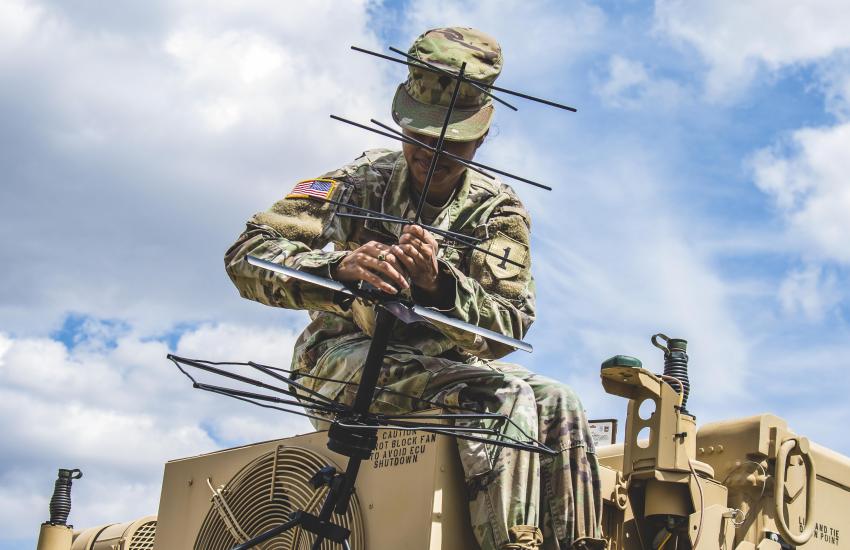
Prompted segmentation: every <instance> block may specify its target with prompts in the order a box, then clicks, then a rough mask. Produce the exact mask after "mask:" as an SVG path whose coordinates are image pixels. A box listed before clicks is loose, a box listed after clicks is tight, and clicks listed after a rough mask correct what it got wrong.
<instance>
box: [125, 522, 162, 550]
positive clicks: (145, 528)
mask: <svg viewBox="0 0 850 550" xmlns="http://www.w3.org/2000/svg"><path fill="white" fill-rule="evenodd" d="M155 538H156V521H148V522H145V523H143V524H142V525H140V526H139V528H138V529H136V532H135V533H133V536H132V537H131V538H130V546H129V548H128V550H153V541H154V539H155Z"/></svg>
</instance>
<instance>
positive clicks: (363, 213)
mask: <svg viewBox="0 0 850 550" xmlns="http://www.w3.org/2000/svg"><path fill="white" fill-rule="evenodd" d="M351 49H352V50H355V51H358V52H361V53H365V54H368V55H372V56H375V57H378V58H381V59H385V60H388V61H393V62H395V63H400V64H402V65H406V66H409V67H415V68H418V69H420V70H424V71H430V72H433V73H437V74H439V75H441V76H446V77H449V78H451V79H453V80H454V88H453V90H452V96H451V100H450V102H449V105H448V108H447V109H446V115H445V118H444V120H443V124H442V127H441V128H440V135H439V137H438V139H437V143H436V144H435V145H433V146H432V145H429V144H427V143H424V142H423V141H421V140H419V139H416V138H415V137H413V136H411V135H410V134H405V133H403V132H401V131H399V130H397V129H395V128H393V127H391V126H389V125H387V124H384V123H382V122H380V121H378V120H376V119H374V118H372V119H370V122H371V123H372V124H374V125H375V126H377V127H378V128H373V127H371V126H367V125H365V124H361V123H359V122H356V121H353V120H349V119H347V118H343V117H341V116H338V115H333V114H332V115H330V117H331V118H332V119H334V120H337V121H339V122H343V123H345V124H349V125H351V126H355V127H357V128H360V129H363V130H367V131H369V132H373V133H376V134H379V135H381V136H384V137H388V138H390V139H394V140H396V141H400V142H402V143H407V144H410V145H415V146H417V147H421V148H423V149H425V150H427V151H430V152H431V153H433V154H432V155H431V162H430V164H429V166H428V172H427V175H426V177H425V182H424V184H423V187H422V191H421V193H420V196H419V201H418V203H417V205H416V214H415V216H414V217H413V219H412V220H410V219H407V218H400V217H397V216H391V215H388V214H385V213H383V212H379V211H375V210H370V209H368V208H364V207H362V206H357V205H353V204H348V203H342V202H338V201H332V200H328V201H327V202H329V203H331V204H334V205H336V206H338V207H344V208H348V209H351V210H355V211H356V212H340V211H339V210H337V212H336V215H337V216H339V217H343V218H353V219H362V220H371V221H376V222H381V223H386V224H401V225H413V224H416V225H420V226H422V227H423V228H425V229H427V230H428V231H430V232H432V233H434V234H437V235H440V236H442V237H444V238H445V239H447V240H449V241H453V242H456V243H459V244H462V245H465V246H468V247H470V248H472V249H474V250H477V251H479V252H481V253H483V254H486V255H488V256H492V257H495V258H499V259H500V260H502V262H503V263H504V264H512V265H515V266H517V267H525V266H524V265H523V264H521V263H519V262H516V261H514V260H512V259H510V258H509V257H508V252H506V253H505V254H504V255H501V254H497V253H495V252H491V251H490V250H487V249H485V248H483V247H479V246H477V245H476V242H480V239H476V238H475V237H472V236H470V235H465V234H462V233H456V232H451V231H447V230H445V229H441V228H437V227H432V226H429V225H426V224H422V223H421V216H422V210H423V208H424V207H425V200H426V198H427V196H428V190H429V188H430V186H431V182H432V180H433V177H434V172H435V170H436V167H437V162H438V160H439V158H440V157H446V158H448V159H449V160H450V161H451V162H455V163H458V164H461V165H462V166H464V167H466V168H468V169H470V170H473V171H475V172H478V173H480V174H483V175H484V176H486V177H489V178H492V177H493V176H492V175H491V174H490V172H493V173H496V174H499V175H502V176H505V177H508V178H511V179H513V180H517V181H521V182H523V183H527V184H529V185H533V186H535V187H539V188H541V189H545V190H547V191H551V190H552V188H551V187H549V186H548V185H544V184H542V183H539V182H536V181H533V180H530V179H528V178H524V177H522V176H518V175H516V174H512V173H510V172H507V171H504V170H500V169H498V168H494V167H492V166H488V165H486V164H483V163H480V162H476V161H473V160H471V159H465V158H463V157H460V156H458V155H454V154H452V153H450V152H448V151H445V150H444V145H445V141H446V139H445V138H446V131H447V130H448V127H449V123H450V122H451V116H452V113H453V112H454V109H455V106H456V103H457V98H458V94H459V92H460V86H461V84H468V85H470V86H472V87H474V88H475V89H477V90H478V91H479V92H481V93H483V94H485V95H487V96H488V97H490V98H492V99H493V100H494V101H497V102H499V103H501V104H503V105H505V106H506V107H508V108H509V109H511V110H513V111H517V110H518V109H517V108H516V107H515V106H513V105H511V104H510V103H508V102H507V101H505V100H503V99H501V98H499V97H498V96H496V95H494V94H493V93H492V91H493V90H495V91H499V92H503V93H506V94H510V95H514V96H517V97H521V98H523V99H527V100H530V101H535V102H538V103H542V104H544V105H550V106H553V107H557V108H559V109H564V110H567V111H571V112H576V109H575V108H574V107H570V106H568V105H564V104H561V103H557V102H555V101H551V100H548V99H543V98H540V97H535V96H532V95H529V94H525V93H522V92H517V91H514V90H509V89H507V88H502V87H499V86H495V85H493V84H487V83H484V82H478V81H476V80H473V79H471V78H469V77H468V76H467V75H466V74H465V72H466V63H463V64H462V65H461V67H460V69H459V70H458V71H456V72H455V71H452V70H449V69H446V68H443V67H439V66H437V65H435V64H433V63H429V62H427V61H424V60H422V59H419V58H417V57H415V56H413V55H410V54H408V53H405V52H403V51H401V50H399V49H398V48H394V47H390V48H389V50H390V51H391V52H393V53H396V54H398V55H401V56H402V57H401V58H397V57H392V56H389V55H385V54H382V53H378V52H374V51H371V50H367V49H365V48H360V47H358V46H351ZM379 128H380V129H379Z"/></svg>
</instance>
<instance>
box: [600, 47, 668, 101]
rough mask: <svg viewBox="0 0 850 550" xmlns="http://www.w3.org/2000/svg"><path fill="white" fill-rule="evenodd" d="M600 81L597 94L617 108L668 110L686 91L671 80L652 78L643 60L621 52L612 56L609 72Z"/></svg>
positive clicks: (609, 62)
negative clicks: (634, 58) (660, 108)
mask: <svg viewBox="0 0 850 550" xmlns="http://www.w3.org/2000/svg"><path fill="white" fill-rule="evenodd" d="M597 80H598V83H597V85H596V86H595V90H596V93H597V94H599V96H600V97H601V98H602V100H603V101H604V102H605V103H606V104H608V105H611V106H613V107H617V108H625V109H637V108H645V107H656V108H657V107H659V106H660V107H662V108H665V109H669V108H671V107H674V106H675V105H676V104H677V103H678V102H679V101H680V100H681V96H682V93H683V92H682V90H681V87H680V86H679V85H678V84H676V83H675V82H673V81H672V80H670V79H665V78H657V77H653V76H652V75H651V74H650V72H649V71H648V70H647V67H646V66H645V65H644V64H643V63H641V62H640V61H634V60H631V59H628V58H626V57H623V56H620V55H612V56H611V57H610V59H609V60H608V67H607V73H606V74H604V75H602V76H599V77H597Z"/></svg>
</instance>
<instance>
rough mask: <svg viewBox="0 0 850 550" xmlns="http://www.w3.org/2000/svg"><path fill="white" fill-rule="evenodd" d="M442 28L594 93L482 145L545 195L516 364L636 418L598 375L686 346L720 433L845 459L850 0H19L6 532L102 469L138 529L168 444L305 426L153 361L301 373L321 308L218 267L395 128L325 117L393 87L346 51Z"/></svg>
mask: <svg viewBox="0 0 850 550" xmlns="http://www.w3.org/2000/svg"><path fill="white" fill-rule="evenodd" d="M444 25H468V26H475V27H478V28H480V29H482V30H485V31H487V32H489V33H491V34H493V35H494V36H496V37H497V38H498V39H499V40H500V42H501V43H502V46H503V48H504V51H505V68H504V71H503V74H502V77H501V79H500V83H501V84H502V85H504V86H507V87H510V88H514V89H518V90H522V91H526V92H528V93H532V94H535V95H541V96H546V97H551V98H553V99H557V100H561V101H563V102H565V103H568V104H572V105H574V106H576V107H578V113H576V114H570V113H564V112H559V111H554V110H552V109H547V108H543V107H540V106H536V105H533V104H529V103H525V102H520V101H517V105H518V106H519V107H520V109H521V110H520V112H519V113H509V112H505V111H504V110H503V111H500V112H498V113H497V118H496V125H495V127H494V129H493V131H492V132H491V136H490V138H489V139H488V143H487V144H485V146H484V147H483V148H482V150H481V153H480V155H481V160H482V161H483V162H486V163H491V164H493V165H495V166H498V167H502V168H504V169H507V170H508V171H512V172H517V173H521V174H525V175H527V176H528V177H531V178H532V179H536V180H540V181H545V182H547V183H550V184H551V185H552V187H553V188H554V191H552V192H551V193H548V194H546V193H545V192H542V191H539V190H536V189H532V188H529V187H522V186H521V184H517V185H515V188H516V189H517V191H518V192H519V193H520V196H521V197H522V198H523V201H524V202H525V203H526V205H527V206H528V208H529V210H530V212H531V214H532V217H533V249H532V253H533V269H534V274H535V277H536V279H537V283H538V320H537V322H536V324H535V325H534V327H533V328H532V330H531V332H530V334H529V340H530V341H531V342H532V343H533V344H534V346H535V352H534V354H532V355H526V354H520V353H516V354H513V355H512V356H511V357H510V359H511V360H513V361H517V362H520V363H522V364H524V365H527V366H529V367H531V368H533V369H534V370H536V371H539V372H542V373H545V374H547V375H549V376H552V377H554V378H557V379H559V380H562V381H565V382H568V383H570V384H571V385H573V386H574V387H575V388H576V389H577V390H578V391H579V393H580V395H581V397H582V399H583V400H584V404H585V406H586V408H587V409H588V413H589V415H590V416H591V417H611V416H613V417H618V418H621V419H622V418H623V417H624V410H625V406H624V405H625V404H624V403H623V402H622V401H621V400H619V399H616V398H613V397H608V396H606V395H605V394H604V392H603V391H602V389H601V387H600V385H599V383H598V368H599V364H600V363H601V362H602V361H603V360H604V359H606V358H607V357H609V356H611V355H615V354H618V353H625V354H630V355H635V356H637V357H639V358H641V359H642V360H643V361H644V363H645V364H646V365H647V366H649V367H651V368H653V369H659V370H660V368H661V357H660V356H659V354H658V353H656V350H654V348H652V347H651V346H650V344H649V337H650V335H652V334H653V333H655V332H665V333H667V334H670V335H671V336H679V337H684V338H687V339H688V340H689V341H690V342H691V347H690V349H691V358H692V359H691V365H692V373H691V377H692V386H693V391H692V398H691V405H690V406H689V409H690V410H691V411H692V412H694V413H695V414H696V415H697V417H698V420H699V421H700V422H709V421H714V420H719V419H724V418H732V417H739V416H746V415H752V414H757V413H760V412H768V411H769V412H773V413H775V414H778V415H780V416H782V417H784V418H786V420H788V422H789V424H790V426H791V428H792V429H794V430H797V431H798V432H799V433H802V434H804V435H807V436H809V437H810V438H811V439H813V440H815V441H817V442H819V443H821V444H824V445H826V446H828V447H831V448H834V449H836V450H838V451H840V452H843V453H845V454H850V444H848V443H847V441H846V438H845V437H843V435H844V434H843V431H842V430H840V429H836V428H835V426H842V425H846V423H847V422H848V421H850V406H848V405H847V402H846V395H847V393H848V391H850V385H848V382H847V377H846V369H847V368H848V366H850V365H848V361H850V360H848V359H847V358H848V357H850V343H848V342H850V340H848V318H850V296H849V295H848V291H847V288H848V279H850V272H848V265H849V264H850V244H848V238H847V236H848V235H850V215H848V214H850V185H848V184H847V180H846V176H845V174H847V173H848V169H850V160H848V159H850V155H848V154H847V151H848V150H850V78H848V76H847V75H848V74H850V71H848V70H847V69H848V68H850V38H848V36H847V33H846V29H847V28H850V8H848V7H847V6H846V3H842V2H840V1H838V0H833V1H828V0H821V1H813V2H806V3H805V4H800V3H797V2H791V1H787V2H777V1H768V0H762V1H753V2H747V3H740V2H732V1H728V2H726V1H718V2H712V3H691V2H682V1H671V0H658V1H657V2H654V3H653V2H641V1H631V2H598V3H594V2H554V1H553V2H544V1H541V2H519V1H516V2H511V1H504V2H481V3H472V2H449V1H435V2H428V3H423V2H418V3H412V2H399V3H385V4H381V3H374V2H346V3H332V2H304V3H300V4H299V5H298V6H297V7H295V6H294V5H290V6H288V7H287V9H286V10H283V8H281V7H280V5H279V4H278V3H275V2H267V1H263V0H251V1H247V2H246V1H242V2H216V3H211V2H205V1H204V0H182V1H173V2H168V1H165V0H162V1H153V2H147V3H145V4H144V5H142V4H137V3H123V2H114V3H109V5H108V6H100V7H99V8H98V9H97V10H93V9H92V8H91V7H89V6H88V4H87V3H85V2H67V1H64V2H53V1H48V0H41V1H36V0H0V117H2V120H3V121H4V122H3V124H2V125H0V144H2V147H0V173H2V174H3V176H2V177H3V180H2V185H0V231H2V235H3V239H2V241H0V253H2V257H4V258H6V261H7V264H6V267H5V268H4V269H3V270H2V272H0V427H2V432H3V433H4V434H6V438H7V440H11V441H16V442H17V443H16V445H14V446H12V447H10V448H9V449H5V450H4V452H3V453H2V456H0V508H2V509H3V510H9V511H11V512H10V513H9V514H7V515H5V516H4V518H3V519H0V526H2V527H3V529H0V532H2V535H0V537H6V538H0V548H18V547H20V545H21V544H24V545H29V546H32V545H33V544H32V537H33V536H34V534H35V533H36V530H37V525H38V523H40V522H41V521H43V520H44V519H45V517H46V513H47V502H48V500H49V495H50V491H51V490H52V482H53V476H54V475H55V471H56V468H58V467H80V468H82V469H83V470H84V472H85V477H84V478H83V479H82V480H80V481H79V482H78V483H76V484H75V499H74V503H75V504H74V511H73V512H72V520H73V521H74V523H75V524H76V525H78V526H85V525H92V524H95V523H98V522H100V523H103V522H110V521H124V520H127V519H131V518H134V517H138V516H141V515H144V514H147V513H152V512H155V510H156V503H157V499H158V494H159V481H160V476H161V467H162V463H163V462H164V461H165V460H168V459H171V458H177V457H181V456H187V455H191V454H194V453H199V452H206V451H210V450H213V449H216V448H221V447H222V446H227V445H235V444H240V443H245V442H250V441H256V440H259V439H265V438H271V437H279V436H284V435H289V434H293V433H298V432H299V431H305V430H307V429H308V426H307V425H306V423H304V422H303V421H301V420H300V419H297V418H281V417H279V416H274V415H271V413H268V412H263V411H254V410H249V409H248V407H247V406H243V405H242V404H239V403H223V402H222V399H221V398H216V397H215V396H207V395H198V392H193V391H192V390H191V388H190V387H189V386H188V385H187V383H185V382H184V380H182V379H181V378H180V377H179V375H178V373H176V371H174V369H173V367H171V366H169V364H168V363H167V362H166V361H165V359H164V356H165V354H166V353H167V352H169V351H175V350H176V351H178V352H179V353H183V354H186V355H195V356H200V357H205V358H208V359H237V360H247V359H253V360H257V361H264V362H267V363H270V364H277V365H281V366H285V365H287V364H288V363H289V359H290V357H291V347H292V343H293V342H294V339H295V338H296V337H297V334H298V332H299V331H300V329H301V327H302V326H303V325H304V324H305V323H306V316H305V315H304V314H303V313H301V312H288V311H279V310H274V309H272V308H264V307H262V306H260V305H258V304H254V303H249V302H246V301H244V300H241V299H240V298H239V297H238V295H237V294H236V292H235V291H234V289H233V288H232V287H231V285H230V283H229V281H228V280H227V277H226V276H225V274H224V271H223V269H222V261H221V257H222V255H223V252H224V250H225V249H226V248H227V246H228V245H229V244H230V243H231V242H232V241H233V239H235V237H236V236H237V235H238V233H239V232H240V231H241V228H242V225H243V223H244V220H245V219H246V218H247V217H248V216H250V215H251V214H252V213H253V212H255V211H257V210H261V209H264V208H266V207H267V206H268V205H270V204H271V203H272V202H273V201H274V200H276V199H277V198H279V197H281V196H282V195H284V194H285V193H286V192H287V191H288V190H289V189H290V187H291V186H292V185H293V184H294V183H295V182H296V181H299V180H301V179H305V178H308V177H313V176H316V175H318V174H320V173H323V172H325V171H328V170H330V169H333V168H335V167H338V166H340V165H342V164H344V163H345V162H348V161H349V160H351V159H352V158H354V157H356V156H357V155H358V154H359V153H360V151H362V150H364V149H367V148H371V147H377V146H390V147H392V146H393V145H394V144H393V143H390V142H386V141H384V140H382V138H378V137H375V136H371V135H364V134H363V133H362V132H359V131H357V130H353V129H350V128H347V127H340V126H339V125H338V124H337V123H334V122H333V121H331V120H329V119H328V117H327V115H328V114H329V113H336V114H340V115H343V116H348V117H350V118H355V119H358V120H364V121H365V120H368V119H369V118H370V117H372V116H377V118H379V119H382V120H386V121H389V101H390V98H391V97H392V93H393V91H394V89H395V86H396V85H397V83H398V82H399V81H400V80H401V79H403V78H404V69H403V68H401V67H395V66H389V64H381V63H377V62H375V61H374V60H372V59H370V58H367V56H363V55H358V54H355V53H353V52H351V51H350V50H349V49H348V46H349V45H351V44H357V45H361V46H364V47H367V48H371V49H377V50H383V49H384V48H385V47H386V46H388V45H395V46H398V47H401V48H406V47H407V45H408V44H409V43H410V42H411V41H412V39H413V38H414V37H415V36H416V35H417V34H419V33H420V32H421V31H423V30H424V29H427V28H430V27H434V26H444ZM56 433H62V434H63V441H64V443H63V444H61V445H57V444H56V443H55V441H56V439H55V434H56ZM128 495H129V496H128ZM21 541H24V542H23V543H22V542H21Z"/></svg>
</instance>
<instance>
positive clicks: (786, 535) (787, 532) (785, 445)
mask: <svg viewBox="0 0 850 550" xmlns="http://www.w3.org/2000/svg"><path fill="white" fill-rule="evenodd" d="M808 443H809V442H808V440H806V439H805V438H800V439H797V438H792V439H788V440H785V441H783V442H782V445H780V446H779V450H778V452H777V453H776V481H775V483H774V484H773V493H774V495H773V496H774V503H775V505H776V526H777V528H778V529H779V534H780V535H782V538H783V539H785V540H786V541H788V542H790V543H792V544H794V545H796V546H801V545H803V544H805V543H807V542H808V541H809V539H810V538H812V534H813V533H814V530H815V508H814V505H815V479H816V474H815V464H814V462H813V461H812V455H810V454H809V444H808ZM795 451H796V452H795ZM792 452H794V454H798V455H800V457H801V458H802V459H803V465H804V466H805V468H806V525H805V526H804V527H803V530H802V531H801V532H800V534H797V535H795V534H793V533H792V532H791V529H790V528H789V527H788V525H787V524H786V523H785V516H784V515H783V513H782V509H783V505H784V504H785V466H786V465H787V464H788V457H789V456H791V453H792Z"/></svg>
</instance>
